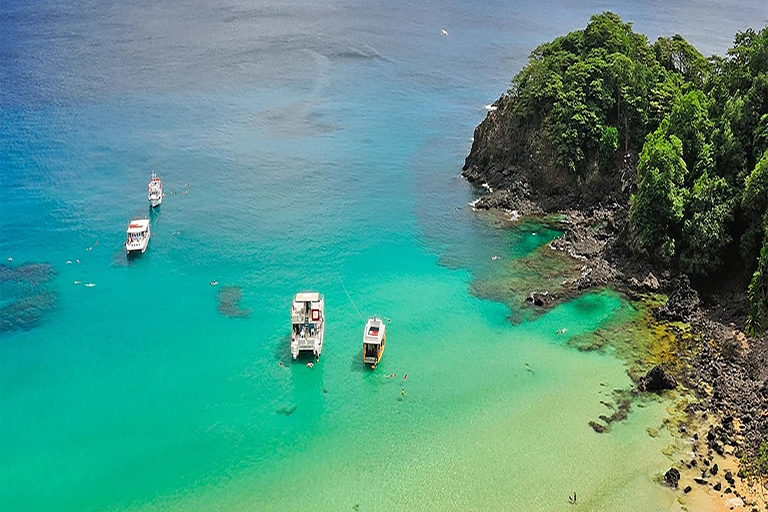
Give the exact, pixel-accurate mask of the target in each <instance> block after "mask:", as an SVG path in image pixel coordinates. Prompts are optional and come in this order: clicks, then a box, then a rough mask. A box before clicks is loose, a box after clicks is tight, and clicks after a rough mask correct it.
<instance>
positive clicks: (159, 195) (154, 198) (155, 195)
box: [147, 171, 163, 208]
mask: <svg viewBox="0 0 768 512" xmlns="http://www.w3.org/2000/svg"><path fill="white" fill-rule="evenodd" d="M147 189H148V190H147V199H149V206H151V207H152V208H154V207H156V206H160V204H161V203H162V202H163V183H162V182H161V181H160V178H158V177H157V173H156V172H155V171H152V179H150V180H149V185H147Z"/></svg>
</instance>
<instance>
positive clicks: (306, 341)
mask: <svg viewBox="0 0 768 512" xmlns="http://www.w3.org/2000/svg"><path fill="white" fill-rule="evenodd" d="M324 332H325V301H324V299H323V296H322V295H320V294H319V293H316V292H305V293H297V294H296V297H294V298H293V304H292V305H291V356H293V358H294V359H296V358H297V357H299V352H302V351H309V350H311V351H312V353H313V354H314V355H315V357H316V358H319V357H320V353H321V352H322V351H323V334H324Z"/></svg>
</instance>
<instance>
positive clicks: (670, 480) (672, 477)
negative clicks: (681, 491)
mask: <svg viewBox="0 0 768 512" xmlns="http://www.w3.org/2000/svg"><path fill="white" fill-rule="evenodd" d="M679 481H680V471H678V470H677V469H676V468H670V469H669V471H667V472H666V473H664V483H665V484H667V485H668V486H670V487H674V488H675V489H677V483H678V482H679Z"/></svg>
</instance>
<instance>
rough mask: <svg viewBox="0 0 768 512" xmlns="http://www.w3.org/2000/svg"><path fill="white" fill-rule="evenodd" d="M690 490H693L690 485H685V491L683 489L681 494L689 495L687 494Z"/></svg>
mask: <svg viewBox="0 0 768 512" xmlns="http://www.w3.org/2000/svg"><path fill="white" fill-rule="evenodd" d="M692 490H693V487H691V486H690V485H686V486H685V489H683V492H684V493H685V494H688V493H689V492H691V491H692Z"/></svg>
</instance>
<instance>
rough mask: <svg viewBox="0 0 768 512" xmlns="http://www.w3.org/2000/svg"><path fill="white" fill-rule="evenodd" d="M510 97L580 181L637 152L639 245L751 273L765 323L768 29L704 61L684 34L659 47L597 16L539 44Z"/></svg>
mask: <svg viewBox="0 0 768 512" xmlns="http://www.w3.org/2000/svg"><path fill="white" fill-rule="evenodd" d="M508 99H509V101H511V104H510V105H511V108H512V112H513V113H514V115H515V116H517V117H518V118H519V119H521V120H522V121H523V122H524V123H525V124H528V125H530V126H540V127H542V128H543V129H544V130H545V131H546V133H547V135H548V137H549V140H550V141H551V143H552V146H553V148H554V151H555V155H556V162H557V164H558V165H559V166H562V167H563V168H564V169H566V170H567V171H568V172H570V173H573V174H575V175H576V176H578V177H579V178H585V179H586V178H589V177H590V176H595V175H604V176H606V175H610V173H617V172H618V171H617V169H619V167H620V166H621V164H622V162H623V161H624V157H625V155H632V154H638V155H639V159H638V166H637V189H636V191H635V193H634V195H633V196H632V198H631V209H630V221H631V225H632V229H633V235H632V240H631V241H630V245H631V246H632V247H633V248H634V249H635V250H636V251H639V252H642V253H644V254H646V255H647V256H648V257H649V258H651V259H653V260H656V261H657V262H662V263H665V264H671V265H675V266H677V267H678V268H679V269H680V270H682V271H684V272H686V273H688V274H690V275H692V276H712V275H715V274H716V273H718V272H721V271H723V269H724V268H727V269H729V270H730V271H733V269H737V268H738V269H741V268H743V269H745V272H746V274H745V275H746V276H750V275H752V284H751V286H750V288H749V296H750V300H751V308H750V320H749V324H748V327H749V328H750V329H751V330H752V331H753V332H755V331H758V330H761V329H762V328H763V327H765V326H766V325H765V315H766V309H767V308H768V261H766V260H767V259H768V256H767V255H766V253H768V234H766V233H767V232H766V230H767V229H768V214H767V213H766V211H768V26H766V27H765V28H763V29H762V30H760V31H758V32H756V31H754V30H752V29H749V30H746V31H744V32H740V33H738V34H736V37H735V41H734V46H733V48H731V49H730V50H729V51H728V53H727V55H726V56H725V57H717V56H713V57H710V58H705V57H704V56H702V55H701V54H700V53H699V52H698V51H697V50H696V49H695V48H694V47H693V46H691V45H690V44H688V43H687V42H686V41H685V40H684V39H683V38H682V37H680V36H674V37H669V38H667V37H664V38H659V39H658V40H657V41H656V42H655V43H653V44H650V42H649V41H648V39H647V38H646V37H645V36H644V35H642V34H638V33H636V32H634V31H633V30H632V25H631V24H629V23H623V22H622V20H621V19H620V18H619V17H618V16H617V15H615V14H612V13H604V14H601V15H596V16H593V17H592V19H591V20H590V23H589V25H587V27H586V28H585V29H584V30H579V31H575V32H571V33H569V34H568V35H566V36H563V37H558V38H557V39H555V40H554V41H552V42H550V43H546V44H543V45H541V46H539V47H538V48H536V49H535V50H534V51H533V53H532V54H531V56H530V59H529V63H528V65H527V66H526V67H525V68H524V69H523V70H522V71H520V73H518V75H517V76H515V78H514V79H513V81H512V87H511V89H510V91H509V93H508ZM582 181H583V180H582Z"/></svg>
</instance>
